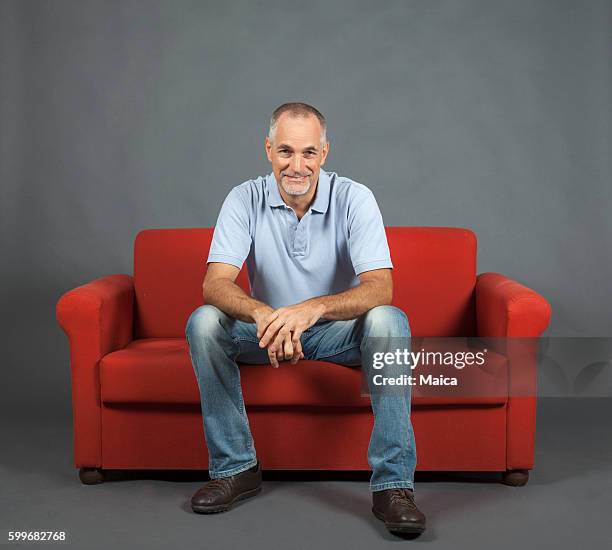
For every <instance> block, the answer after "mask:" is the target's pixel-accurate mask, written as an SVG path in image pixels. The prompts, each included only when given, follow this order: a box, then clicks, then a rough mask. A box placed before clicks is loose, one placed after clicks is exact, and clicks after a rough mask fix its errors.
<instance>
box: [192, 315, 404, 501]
mask: <svg viewBox="0 0 612 550" xmlns="http://www.w3.org/2000/svg"><path fill="white" fill-rule="evenodd" d="M185 334H186V336H187V341H188V343H189V351H190V355H191V361H192V364H193V367H194V371H195V374H196V378H197V380H198V386H199V389H200V397H201V405H202V417H203V420H204V436H205V439H206V445H207V447H208V454H209V475H210V478H211V479H215V478H220V477H226V476H232V475H235V474H238V473H240V472H243V471H245V470H247V469H249V468H251V467H252V466H254V465H255V464H257V457H256V455H255V446H254V443H253V437H252V436H251V431H250V428H249V422H248V418H247V414H246V410H245V406H244V401H243V397H242V388H241V386H240V370H239V367H238V365H237V363H236V361H237V360H240V362H241V363H250V364H269V358H268V352H267V349H266V348H263V349H262V348H260V347H259V339H258V338H257V325H256V324H255V323H246V322H244V321H240V320H238V319H234V318H232V317H230V316H228V315H227V314H225V313H224V312H223V311H221V310H220V309H218V308H217V307H215V306H212V305H203V306H200V307H199V308H198V309H196V310H195V311H193V313H192V314H191V316H190V317H189V320H188V321H187V326H186V329H185ZM372 337H374V338H372ZM385 338H392V339H393V340H394V341H396V342H397V339H398V338H400V339H402V340H403V338H406V344H405V345H406V348H408V349H409V347H410V345H409V338H410V326H409V324H408V318H407V317H406V314H405V313H404V312H403V311H402V310H401V309H399V308H396V307H394V306H377V307H374V308H372V309H370V310H369V311H368V312H366V313H365V314H364V315H362V316H360V317H358V318H356V319H351V320H346V321H330V320H327V319H324V320H320V321H319V322H317V323H316V324H315V325H313V326H312V327H310V328H309V329H307V330H306V331H304V333H303V334H302V336H301V342H302V350H303V352H304V359H312V360H323V361H329V362H331V363H338V364H341V365H347V366H359V365H361V356H362V353H363V354H364V355H365V354H367V355H368V357H371V356H372V355H371V353H375V352H387V351H391V350H390V349H386V346H385ZM367 346H375V347H379V348H383V349H366V347H367ZM281 368H282V363H281ZM294 368H299V362H298V363H297V364H296V365H295V367H294ZM361 368H371V367H367V366H362V367H361ZM364 374H367V380H368V385H369V386H370V387H369V389H370V392H369V393H370V399H371V403H372V411H373V413H374V427H373V429H372V434H371V438H370V444H369V446H368V462H369V464H370V466H371V468H372V476H371V478H370V491H382V490H384V489H391V488H410V489H412V488H413V482H414V470H415V467H416V446H415V441H414V432H413V429H412V423H411V420H410V396H411V390H410V386H405V387H404V389H402V390H400V391H401V394H400V395H397V394H396V395H384V394H382V393H381V392H380V390H379V389H378V388H374V387H373V385H372V384H373V383H372V376H370V375H369V373H364ZM372 374H375V373H372Z"/></svg>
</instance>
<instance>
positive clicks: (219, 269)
mask: <svg viewBox="0 0 612 550" xmlns="http://www.w3.org/2000/svg"><path fill="white" fill-rule="evenodd" d="M238 273H240V269H238V268H237V267H236V266H234V265H230V264H224V263H221V262H211V263H209V264H208V267H207V270H206V275H205V276H204V282H203V283H202V293H203V296H204V302H205V303H207V304H210V305H213V306H216V307H218V308H219V309H220V310H221V311H223V312H224V313H227V315H229V316H230V317H234V318H235V319H240V320H241V321H244V322H246V323H257V322H258V321H257V319H258V318H259V317H261V316H262V315H263V314H269V313H271V312H272V311H274V310H273V309H272V308H271V307H270V306H269V305H267V304H265V303H264V302H260V301H259V300H255V299H254V298H252V297H251V296H249V295H247V293H246V292H245V291H244V290H242V288H240V287H239V286H238V285H237V284H236V282H235V281H236V278H237V277H238Z"/></svg>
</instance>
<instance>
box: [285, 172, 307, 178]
mask: <svg viewBox="0 0 612 550" xmlns="http://www.w3.org/2000/svg"><path fill="white" fill-rule="evenodd" d="M310 175H311V173H307V174H302V173H299V172H297V173H295V172H281V176H289V177H291V178H307V177H308V176H310Z"/></svg>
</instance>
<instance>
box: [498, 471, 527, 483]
mask: <svg viewBox="0 0 612 550" xmlns="http://www.w3.org/2000/svg"><path fill="white" fill-rule="evenodd" d="M528 481H529V470H506V471H505V472H502V483H503V484H504V485H510V486H512V487H522V486H523V485H525V484H526V483H527V482H528Z"/></svg>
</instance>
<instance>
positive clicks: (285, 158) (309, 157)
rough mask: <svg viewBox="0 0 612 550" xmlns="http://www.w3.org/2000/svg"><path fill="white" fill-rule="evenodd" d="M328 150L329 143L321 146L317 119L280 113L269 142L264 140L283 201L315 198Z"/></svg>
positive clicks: (319, 125) (312, 116) (267, 138)
mask: <svg viewBox="0 0 612 550" xmlns="http://www.w3.org/2000/svg"><path fill="white" fill-rule="evenodd" d="M328 151H329V143H325V144H324V145H322V144H321V124H320V122H319V119H318V118H317V117H316V116H314V115H310V116H292V115H291V113H283V114H282V115H281V116H280V117H279V118H278V120H277V123H276V132H275V133H274V134H273V136H272V141H271V140H270V138H269V137H266V155H267V156H268V160H269V161H270V162H271V163H272V170H273V172H274V176H275V177H276V181H277V182H278V183H279V184H280V187H281V189H279V191H280V192H281V195H282V196H283V199H285V200H287V199H288V200H289V201H290V202H292V201H291V199H292V198H294V199H295V198H297V197H304V198H305V199H310V200H311V199H312V197H314V194H315V190H316V185H317V182H318V179H319V168H320V167H321V166H322V165H323V164H324V163H325V159H326V158H327V153H328ZM283 191H284V193H283ZM285 195H286V196H285Z"/></svg>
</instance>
